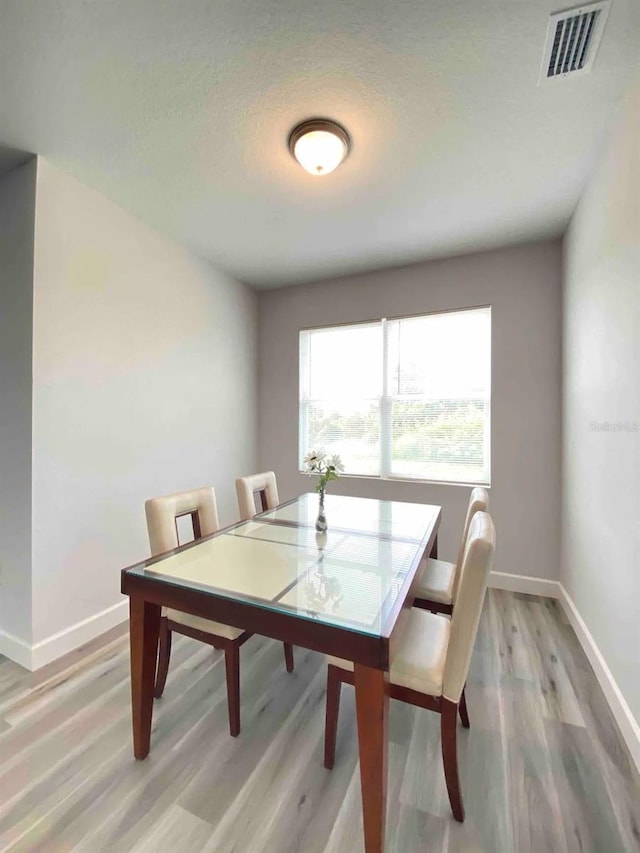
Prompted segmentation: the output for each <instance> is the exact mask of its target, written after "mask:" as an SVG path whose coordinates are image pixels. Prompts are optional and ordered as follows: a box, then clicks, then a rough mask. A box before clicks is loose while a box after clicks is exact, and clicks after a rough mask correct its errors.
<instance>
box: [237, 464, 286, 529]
mask: <svg viewBox="0 0 640 853" xmlns="http://www.w3.org/2000/svg"><path fill="white" fill-rule="evenodd" d="M236 492H237V494H238V509H239V510H240V518H241V519H242V520H243V521H245V520H246V519H249V518H253V516H254V515H255V514H256V499H255V496H256V493H257V494H258V497H259V499H260V508H259V509H258V510H257V511H258V512H264V511H265V510H267V509H273V508H274V507H276V506H278V504H279V503H280V498H279V497H278V486H277V485H276V475H275V474H274V473H273V471H263V472H262V473H261V474H251V475H250V476H249V477H238V479H237V480H236Z"/></svg>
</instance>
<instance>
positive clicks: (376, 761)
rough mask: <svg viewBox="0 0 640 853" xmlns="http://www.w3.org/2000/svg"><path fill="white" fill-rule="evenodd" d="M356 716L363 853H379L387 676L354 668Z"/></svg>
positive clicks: (384, 794)
mask: <svg viewBox="0 0 640 853" xmlns="http://www.w3.org/2000/svg"><path fill="white" fill-rule="evenodd" d="M354 683H355V689H356V716H357V719H358V747H359V750H360V783H361V785H362V815H363V818H364V847H365V851H366V853H382V852H383V850H384V827H385V820H386V812H387V754H388V749H389V673H388V672H384V671H383V670H381V669H371V668H370V667H367V666H361V665H360V664H355V666H354Z"/></svg>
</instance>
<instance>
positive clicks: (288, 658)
mask: <svg viewBox="0 0 640 853" xmlns="http://www.w3.org/2000/svg"><path fill="white" fill-rule="evenodd" d="M284 662H285V666H286V667H287V672H293V667H294V663H293V646H292V645H291V643H284Z"/></svg>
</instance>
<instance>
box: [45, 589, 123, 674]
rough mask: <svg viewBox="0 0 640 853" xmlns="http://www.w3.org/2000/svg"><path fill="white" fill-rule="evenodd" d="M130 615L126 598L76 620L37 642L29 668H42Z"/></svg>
mask: <svg viewBox="0 0 640 853" xmlns="http://www.w3.org/2000/svg"><path fill="white" fill-rule="evenodd" d="M128 615H129V601H128V599H125V600H124V601H119V602H118V603H117V604H114V605H112V606H111V607H107V608H106V610H101V611H100V613H96V614H95V615H94V616H89V618H88V619H83V620H82V621H81V622H76V624H75V625H71V626H70V627H69V628H65V629H64V631H60V632H59V633H57V634H52V636H51V637H47V639H46V640H41V641H40V642H39V643H35V644H34V645H33V646H32V647H31V666H29V667H28V669H31V670H34V669H40V667H41V666H45V664H48V663H51V661H54V660H57V658H60V657H62V655H66V654H67V652H72V651H73V650H74V649H77V648H78V646H83V645H84V644H85V643H88V642H90V641H91V640H93V639H95V638H96V637H99V636H100V634H104V632H105V631H108V630H109V629H110V628H115V626H116V625H120V623H122V622H124V621H125V620H126V619H127V617H128Z"/></svg>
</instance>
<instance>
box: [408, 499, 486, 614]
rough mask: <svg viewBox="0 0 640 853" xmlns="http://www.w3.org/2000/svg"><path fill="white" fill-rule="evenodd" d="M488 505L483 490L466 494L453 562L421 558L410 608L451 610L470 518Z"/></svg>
mask: <svg viewBox="0 0 640 853" xmlns="http://www.w3.org/2000/svg"><path fill="white" fill-rule="evenodd" d="M488 508H489V493H488V492H487V490H486V489H481V488H475V489H473V490H472V492H471V496H470V497H469V506H468V507H467V516H466V518H465V521H464V528H463V531H462V539H461V540H460V545H459V547H458V555H457V557H456V561H455V563H449V562H447V561H446V560H436V559H434V558H433V557H427V558H425V560H424V561H423V566H422V567H421V568H420V569H419V574H418V576H417V578H416V582H415V583H414V586H413V589H412V593H413V595H415V600H414V602H413V606H414V607H422V608H424V609H425V610H431V611H432V612H433V613H451V612H452V610H453V605H454V603H455V600H456V592H457V586H458V578H459V576H460V573H459V571H458V570H459V568H460V564H461V563H462V557H463V555H464V549H465V546H466V544H467V536H468V535H469V527H470V525H471V521H472V519H473V516H474V515H475V514H476V512H486V511H487V509H488Z"/></svg>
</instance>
